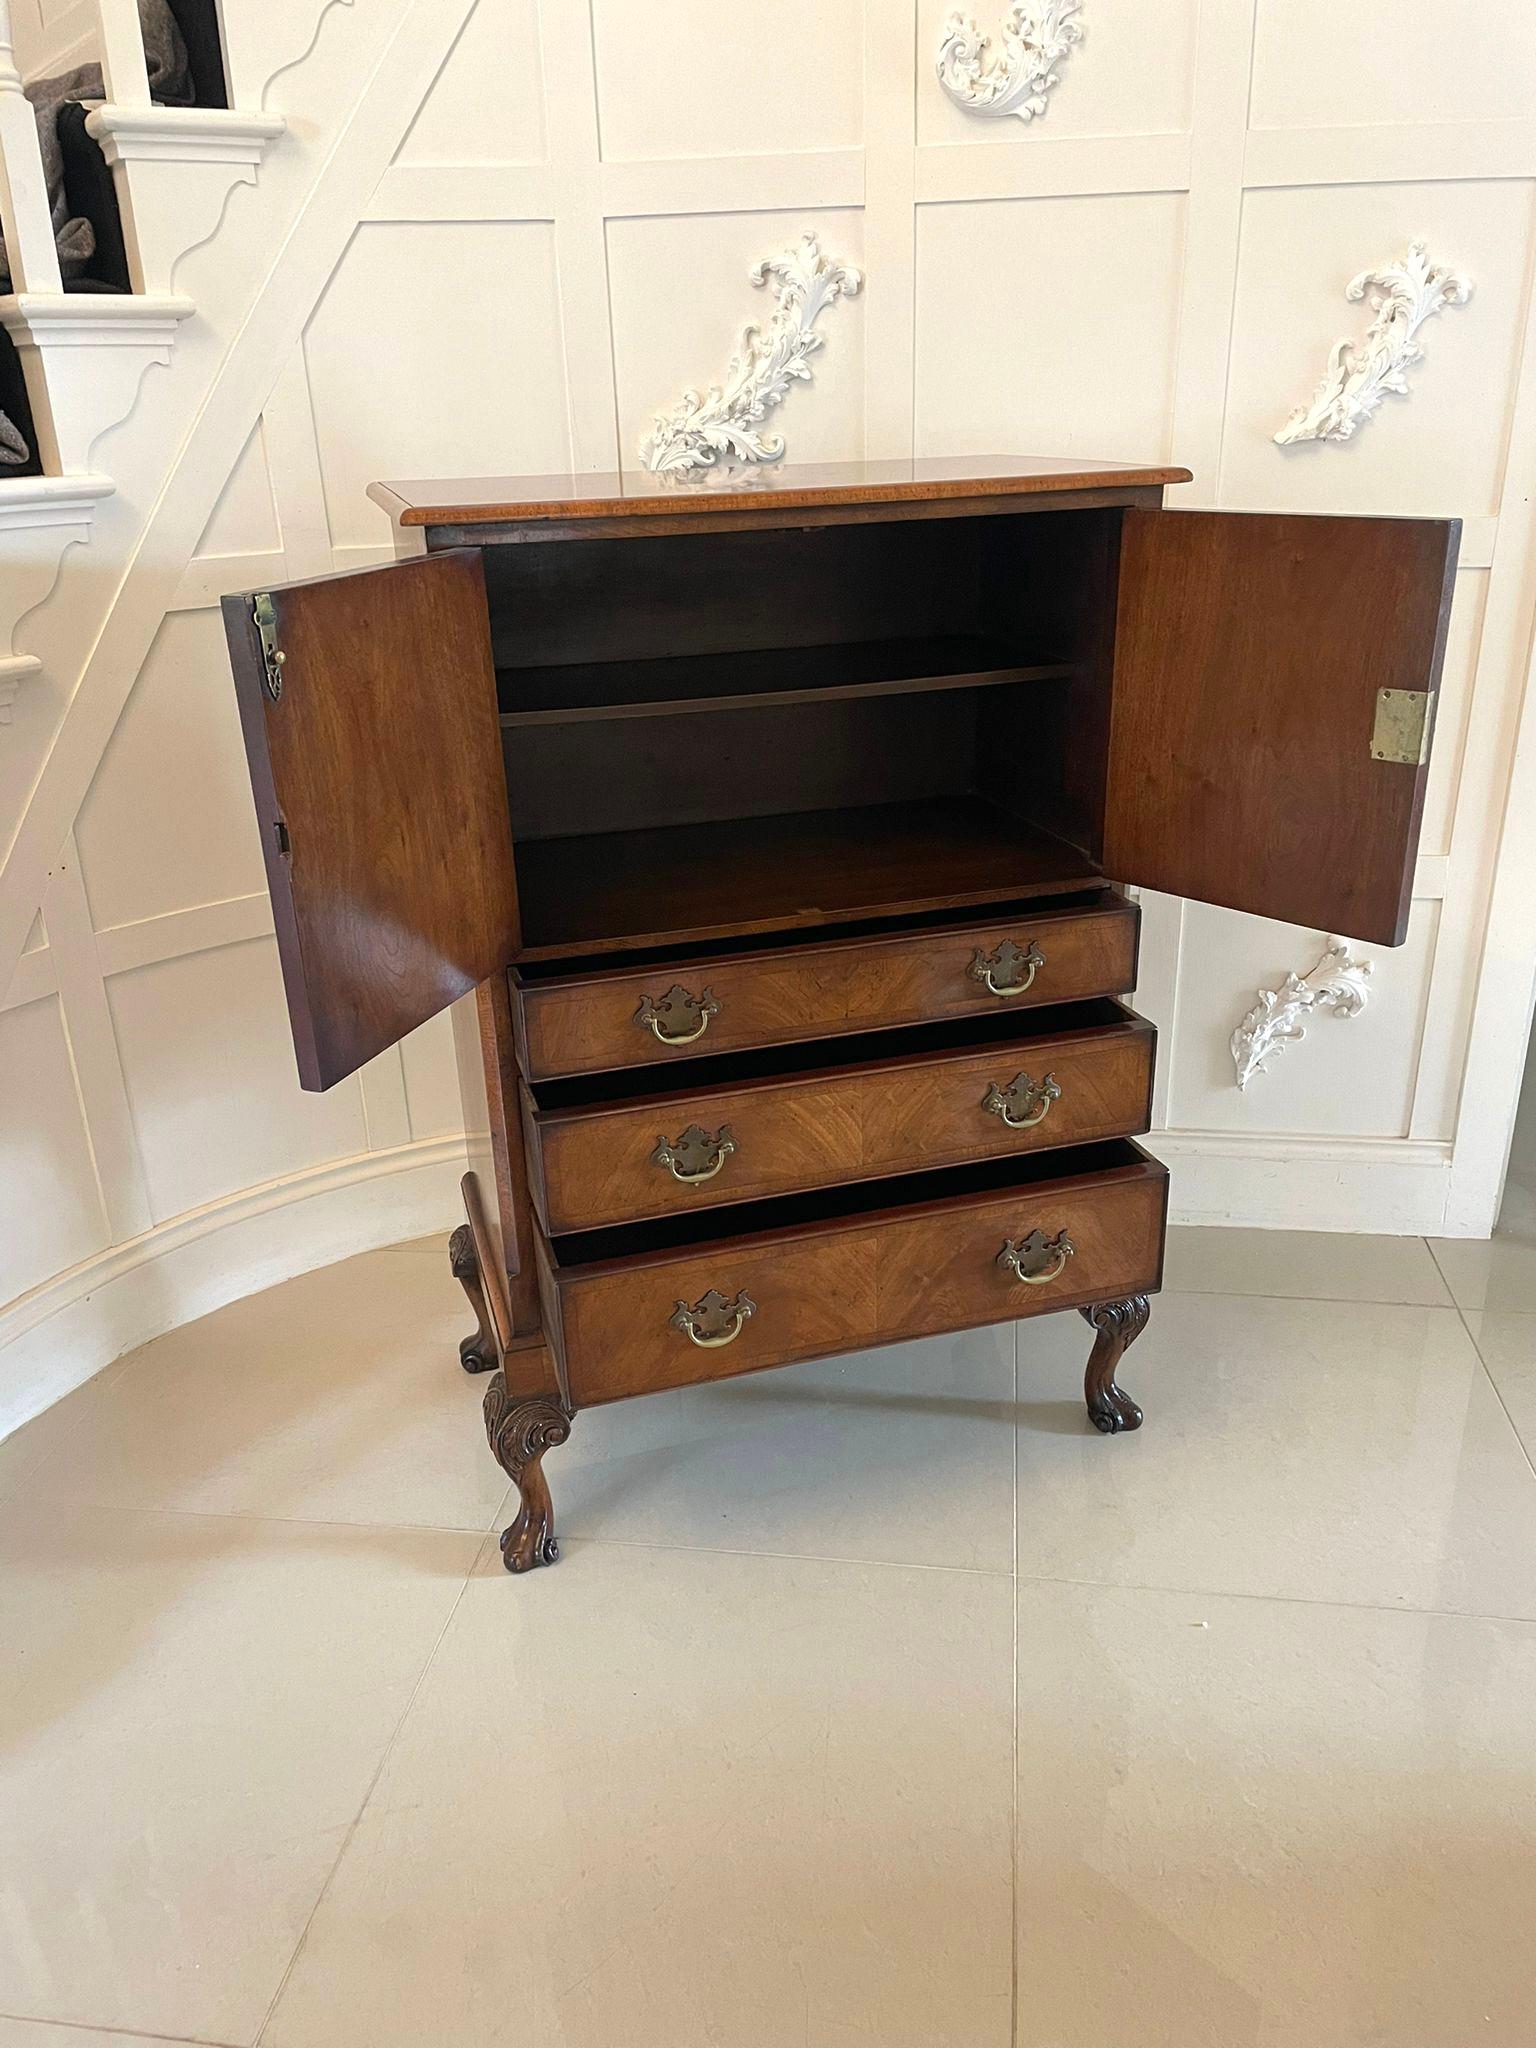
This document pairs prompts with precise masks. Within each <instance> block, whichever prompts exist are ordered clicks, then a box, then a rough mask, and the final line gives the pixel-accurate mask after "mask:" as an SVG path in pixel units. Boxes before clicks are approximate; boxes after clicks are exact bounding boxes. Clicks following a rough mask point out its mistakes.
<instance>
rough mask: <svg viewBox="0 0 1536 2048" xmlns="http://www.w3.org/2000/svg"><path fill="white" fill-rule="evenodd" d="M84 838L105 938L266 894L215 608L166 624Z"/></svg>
mask: <svg viewBox="0 0 1536 2048" xmlns="http://www.w3.org/2000/svg"><path fill="white" fill-rule="evenodd" d="M76 836H77V839H78V842H79V847H80V864H81V870H82V873H83V874H84V877H85V887H86V894H87V896H88V898H89V900H90V906H91V918H92V922H93V923H94V924H95V926H96V929H97V930H98V931H100V930H103V929H105V928H107V927H109V926H112V925H123V924H131V923H133V922H135V921H136V920H138V919H140V918H147V917H160V916H164V915H165V914H166V913H167V912H168V911H174V910H187V909H191V908H192V907H193V906H194V905H196V904H200V903H218V902H223V901H224V900H226V899H227V898H229V897H232V896H247V895H252V894H255V893H258V892H260V893H264V892H265V890H266V879H265V875H264V871H263V866H262V856H261V843H260V839H259V836H258V833H257V827H256V816H255V813H254V811H253V810H252V808H251V783H250V776H249V774H248V773H247V771H246V765H245V748H244V745H243V743H242V741H241V738H240V719H239V714H238V712H237V711H236V708H235V693H234V687H233V685H232V683H231V681H230V675H229V657H228V655H227V653H226V651H225V645H224V629H223V625H222V622H221V620H220V617H219V614H218V612H216V611H211V610H207V611H195V612H173V613H171V614H169V615H168V616H167V618H166V620H165V623H164V624H163V625H162V626H161V628H160V631H159V633H158V634H157V635H156V636H155V642H154V645H153V647H152V648H151V649H150V654H149V659H148V660H147V661H146V662H145V664H144V667H143V669H142V670H141V671H140V674H139V679H138V681H137V682H136V683H135V684H134V687H133V692H132V694H131V696H130V697H129V699H128V703H127V706H126V708H125V709H124V712H123V715H122V717H121V718H120V719H119V720H118V723H117V729H116V730H115V732H114V733H113V735H112V738H111V740H110V741H109V742H108V745H107V750H106V753H105V754H104V755H103V757H102V763H101V766H100V768H99V769H98V770H97V772H96V779H95V781H94V782H93V783H92V784H91V788H90V793H89V794H88V795H87V797H86V800H85V802H84V804H83V805H82V807H81V811H80V817H79V822H78V825H77V827H76Z"/></svg>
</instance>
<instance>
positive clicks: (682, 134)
mask: <svg viewBox="0 0 1536 2048" xmlns="http://www.w3.org/2000/svg"><path fill="white" fill-rule="evenodd" d="M480 4H481V6H482V8H483V7H484V6H485V5H486V4H487V0H480ZM868 4H869V5H870V6H871V7H876V8H885V9H891V8H893V7H894V6H896V5H899V4H900V0H868ZM592 29H593V44H594V54H595V57H596V62H597V108H598V123H599V127H600V130H601V135H602V153H603V156H604V157H605V159H607V160H608V161H609V162H623V161H625V160H634V159H639V158H646V157H684V156H752V155H763V154H770V153H771V154H779V153H780V152H788V151H792V150H806V149H841V148H848V147H852V146H854V145H856V144H857V143H859V142H860V141H861V140H862V139H863V120H864V110H863V8H862V7H861V5H860V0H731V4H730V5H729V6H725V7H722V6H721V5H720V4H719V0H666V4H665V5H664V6H661V7H658V6H657V5H656V0H592Z"/></svg>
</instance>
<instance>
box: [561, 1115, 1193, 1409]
mask: <svg viewBox="0 0 1536 2048" xmlns="http://www.w3.org/2000/svg"><path fill="white" fill-rule="evenodd" d="M1167 1198H1168V1176H1167V1171H1166V1169H1165V1168H1164V1167H1162V1166H1161V1165H1160V1164H1159V1163H1158V1162H1157V1161H1156V1160H1155V1159H1152V1158H1150V1157H1149V1156H1148V1155H1147V1154H1146V1153H1145V1152H1143V1151H1142V1149H1141V1148H1140V1146H1139V1145H1135V1144H1133V1143H1131V1142H1130V1141H1129V1140H1124V1139H1121V1140H1116V1141H1114V1142H1111V1143H1108V1144H1103V1145H1090V1146H1081V1147H1074V1148H1073V1149H1071V1150H1069V1151H1065V1152H1056V1153H1048V1154H1043V1155H1039V1156H1034V1157H1030V1158H1025V1159H1003V1160H989V1161H987V1162H986V1163H985V1164H982V1165H976V1166H966V1167H957V1168H951V1169H950V1170H948V1171H946V1172H939V1173H928V1174H915V1175H912V1176H910V1177H909V1178H907V1179H905V1180H897V1181H885V1182H879V1183H876V1184H874V1185H872V1186H871V1185H866V1186H864V1187H862V1188H857V1189H850V1188H834V1189H828V1190H823V1191H822V1192H821V1193H819V1194H814V1195H799V1196H790V1197H786V1198H784V1199H781V1200H779V1201H775V1202H760V1203H753V1204H750V1205H747V1206H745V1207H743V1208H740V1209H736V1210H733V1211H731V1212H729V1213H728V1214H722V1213H720V1212H718V1211H715V1212H707V1211H706V1212H701V1213H700V1214H698V1215H696V1216H693V1217H677V1218H673V1219H671V1220H670V1221H668V1222H665V1223H650V1224H639V1225H633V1226H630V1227H627V1228H623V1229H615V1230H602V1231H589V1232H584V1233H581V1234H579V1235H575V1236H571V1237H565V1238H560V1239H557V1240H555V1241H553V1242H551V1241H550V1240H549V1239H547V1238H544V1237H542V1236H541V1237H539V1238H538V1240H537V1244H536V1250H537V1257H538V1263H539V1287H540V1293H541V1296H542V1299H543V1304H544V1330H545V1336H546V1339H547V1340H548V1342H549V1344H550V1346H551V1349H552V1350H553V1352H554V1356H555V1363H556V1370H557V1373H558V1375H559V1378H560V1382H561V1387H562V1392H563V1394H564V1395H565V1397H566V1399H567V1400H568V1401H569V1402H570V1403H571V1404H572V1405H573V1406H575V1407H577V1408H586V1407H590V1406H592V1405H593V1404H595V1403H598V1402H602V1401H616V1400H620V1399H622V1398H623V1397H625V1396H626V1395H630V1394H643V1393H647V1392H651V1391H653V1390H655V1389H658V1388H662V1387H680V1386H691V1385H694V1384H696V1383H698V1382H700V1381H704V1380H714V1379H728V1378H732V1377H734V1376H735V1375H736V1374H738V1373H745V1372H756V1371H759V1370H761V1369H762V1368H763V1367H765V1366H773V1365H788V1364H790V1363H792V1362H793V1361H794V1360H796V1359H800V1358H820V1357H825V1356H827V1355H829V1354H831V1353H835V1352H840V1351H857V1350H862V1349H863V1348H865V1347H866V1346H868V1345H874V1344H889V1343H894V1342H896V1341H898V1340H899V1339H902V1338H909V1337H927V1336H934V1335H938V1334H940V1333H942V1332H944V1331H948V1330H963V1329H972V1328H976V1327H978V1326H980V1325H982V1324H985V1323H998V1322H1006V1321H1008V1320H1010V1319H1011V1318H1013V1317H1015V1316H1026V1315H1031V1314H1035V1313H1038V1312H1040V1311H1042V1310H1048V1309H1058V1308H1070V1307H1073V1306H1081V1305H1082V1304H1084V1303H1087V1302H1095V1301H1107V1300H1117V1299H1120V1298H1123V1297H1124V1296H1127V1295H1134V1294H1146V1293H1149V1292H1151V1291H1153V1290H1154V1289H1155V1288H1157V1287H1158V1285H1159V1284H1160V1282H1161V1278H1162V1257H1163V1226H1164V1220H1165V1215H1166V1210H1167ZM727 1232H729V1233H730V1234H726V1233H727Z"/></svg>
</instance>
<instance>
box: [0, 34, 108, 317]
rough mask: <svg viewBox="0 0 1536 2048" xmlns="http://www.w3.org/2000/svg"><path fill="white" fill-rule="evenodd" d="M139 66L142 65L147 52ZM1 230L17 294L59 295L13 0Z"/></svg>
mask: <svg viewBox="0 0 1536 2048" xmlns="http://www.w3.org/2000/svg"><path fill="white" fill-rule="evenodd" d="M140 61H141V62H142V61H143V58H142V51H141V53H140ZM0 228H3V229H4V231H5V246H6V250H7V253H8V254H9V256H10V259H11V290H12V291H13V292H57V291H62V290H63V288H64V285H63V280H62V278H61V277H60V275H59V252H58V249H57V248H56V246H55V244H54V239H53V218H52V215H51V214H50V212H49V209H48V188H47V186H46V184H45V183H44V181H43V159H42V155H41V152H40V151H39V149H38V146H37V116H36V115H35V114H34V113H33V111H32V103H31V101H30V100H28V99H27V97H26V96H25V94H24V93H23V92H22V89H21V74H20V73H19V72H18V71H17V69H16V53H15V48H14V45H13V43H12V38H11V0H0Z"/></svg>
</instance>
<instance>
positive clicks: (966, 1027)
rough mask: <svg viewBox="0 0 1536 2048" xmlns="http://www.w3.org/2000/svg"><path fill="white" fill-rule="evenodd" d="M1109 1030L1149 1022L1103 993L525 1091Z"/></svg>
mask: <svg viewBox="0 0 1536 2048" xmlns="http://www.w3.org/2000/svg"><path fill="white" fill-rule="evenodd" d="M1116 1028H1119V1029H1122V1030H1126V1029H1131V1030H1137V1029H1139V1030H1149V1029H1150V1028H1151V1027H1150V1026H1149V1025H1147V1024H1146V1023H1145V1021H1144V1020H1143V1019H1142V1018H1140V1017H1138V1016H1137V1015H1136V1013H1135V1011H1134V1010H1131V1009H1128V1008H1127V1007H1126V1006H1125V1004H1123V1003H1117V1002H1115V1001H1114V1000H1113V999H1112V998H1110V997H1107V996H1106V997H1100V998H1095V999H1093V1000H1091V1001H1088V1002H1080V1003H1053V1004H1051V1005H1050V1006H1049V1007H1048V1008H1040V1009H1035V1010H1016V1011H1007V1012H999V1013H998V1014H996V1015H994V1016H982V1017H955V1018H951V1019H947V1020H945V1021H944V1022H942V1023H937V1024H914V1025H908V1026H903V1027H901V1028H899V1029H896V1030H892V1031H867V1032H855V1033H851V1034H849V1035H848V1036H847V1037H843V1038H838V1039H834V1040H830V1041H829V1040H816V1039H812V1040H809V1041H798V1042H796V1043H794V1044H790V1045H773V1046H764V1047H762V1048H760V1049H757V1050H754V1051H751V1052H736V1053H715V1054H714V1055H713V1056H712V1057H709V1058H699V1059H691V1060H670V1061H668V1063H667V1065H666V1066H665V1067H661V1068H654V1067H647V1068H641V1069H639V1070H634V1069H630V1068H623V1069H620V1070H619V1071H618V1072H615V1073H596V1074H579V1075H576V1076H573V1077H572V1078H570V1079H567V1080H556V1081H532V1082H529V1083H528V1084H527V1085H528V1092H529V1094H530V1095H531V1096H532V1098H533V1101H534V1104H535V1106H536V1107H537V1108H539V1109H541V1110H549V1111H572V1110H581V1109H587V1108H595V1107H598V1106H611V1105H613V1104H615V1103H620V1102H623V1103H637V1104H638V1103H643V1102H651V1101H663V1100H670V1099H671V1098H672V1097H673V1096H677V1095H683V1094H687V1093H688V1092H690V1091H691V1090H693V1089H697V1088H702V1089H707V1090H710V1091H712V1092H718V1091H720V1090H721V1089H725V1088H730V1087H736V1086H740V1085H741V1084H742V1083H743V1082H751V1081H772V1080H778V1079H784V1078H788V1077H791V1076H796V1075H800V1076H804V1075H809V1074H815V1073H835V1072H837V1071H838V1070H839V1069H843V1068H848V1067H856V1066H863V1065H867V1064H869V1063H871V1062H875V1061H890V1062H892V1063H896V1062H901V1061H906V1060H920V1059H924V1058H927V1057H929V1056H930V1055H932V1054H934V1053H946V1052H960V1051H964V1050H966V1049H968V1048H974V1049H975V1050H977V1051H986V1050H987V1049H988V1048H989V1047H994V1046H995V1047H996V1048H997V1053H998V1057H999V1059H1002V1058H1006V1057H1008V1056H1010V1055H1013V1054H1021V1053H1022V1052H1023V1051H1024V1050H1025V1049H1026V1048H1027V1047H1028V1046H1029V1045H1030V1044H1032V1043H1034V1042H1035V1041H1037V1040H1039V1039H1042V1038H1049V1039H1052V1040H1054V1039H1057V1038H1060V1037H1062V1036H1064V1035H1065V1034H1067V1033H1070V1032H1084V1033H1088V1032H1102V1031H1109V1030H1114V1029H1116Z"/></svg>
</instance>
